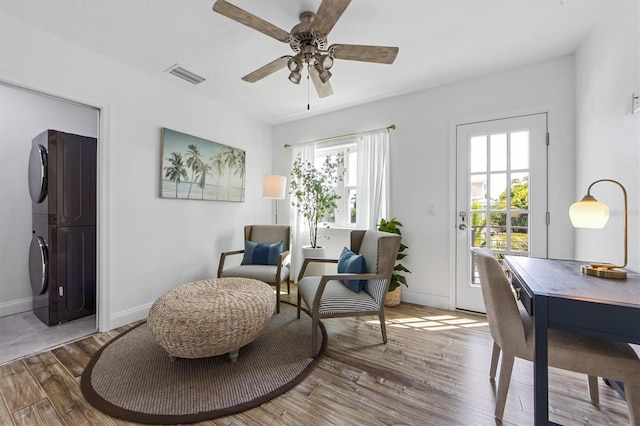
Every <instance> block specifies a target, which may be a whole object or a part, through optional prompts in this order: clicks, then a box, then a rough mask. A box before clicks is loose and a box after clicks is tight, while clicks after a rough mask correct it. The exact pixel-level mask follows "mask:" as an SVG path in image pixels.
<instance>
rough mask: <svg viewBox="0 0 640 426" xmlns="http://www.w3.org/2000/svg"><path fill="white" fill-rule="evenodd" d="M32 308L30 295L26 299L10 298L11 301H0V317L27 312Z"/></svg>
mask: <svg viewBox="0 0 640 426" xmlns="http://www.w3.org/2000/svg"><path fill="white" fill-rule="evenodd" d="M32 309H33V299H32V298H31V297H29V298H26V299H18V300H12V301H11V302H4V303H0V317H6V316H7V315H13V314H19V313H21V312H28V311H31V310H32Z"/></svg>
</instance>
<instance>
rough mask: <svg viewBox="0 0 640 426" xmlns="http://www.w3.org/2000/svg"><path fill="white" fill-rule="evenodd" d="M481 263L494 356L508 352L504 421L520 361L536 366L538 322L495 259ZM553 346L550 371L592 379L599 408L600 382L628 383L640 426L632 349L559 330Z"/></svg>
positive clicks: (499, 400) (639, 373)
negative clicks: (517, 360)
mask: <svg viewBox="0 0 640 426" xmlns="http://www.w3.org/2000/svg"><path fill="white" fill-rule="evenodd" d="M477 262H478V271H479V273H480V285H481V288H482V298H483V299H484V304H485V307H486V309H487V320H488V322H489V331H490V332H491V336H492V337H493V340H494V341H495V344H494V347H493V349H494V356H496V350H497V351H498V353H499V350H502V363H501V365H500V378H499V381H498V394H497V396H496V409H495V417H496V419H498V420H502V415H503V413H504V407H505V404H506V401H507V392H508V390H509V382H510V380H511V370H512V369H513V362H514V358H516V357H517V358H522V359H526V360H528V361H533V355H534V349H535V339H534V332H533V331H534V330H533V322H532V321H531V318H530V317H529V315H528V314H527V313H526V311H522V310H520V309H518V305H517V302H516V299H515V297H514V295H513V292H512V290H511V283H510V282H509V279H508V278H507V276H506V275H505V273H504V270H503V269H502V266H501V265H500V263H499V262H498V260H497V259H496V258H495V256H494V255H493V253H492V252H491V251H490V250H489V249H487V248H484V249H480V250H478V252H477ZM548 342H549V366H550V367H556V368H561V369H564V370H569V371H575V372H578V373H584V374H587V376H589V392H590V394H591V401H592V402H593V403H594V404H598V399H599V398H598V390H597V381H596V378H597V377H607V378H609V379H613V380H618V381H621V382H623V383H624V389H625V392H626V397H627V406H628V407H629V419H630V421H631V424H634V425H636V424H640V360H639V359H638V356H637V355H636V353H635V352H634V350H633V349H632V348H631V346H629V345H628V344H626V343H619V342H614V341H609V340H605V339H601V338H597V337H592V336H585V335H580V334H576V333H568V332H565V331H561V330H555V329H551V330H549V335H548ZM496 347H497V348H496ZM493 368H494V367H493V362H492V370H493ZM492 373H493V372H492Z"/></svg>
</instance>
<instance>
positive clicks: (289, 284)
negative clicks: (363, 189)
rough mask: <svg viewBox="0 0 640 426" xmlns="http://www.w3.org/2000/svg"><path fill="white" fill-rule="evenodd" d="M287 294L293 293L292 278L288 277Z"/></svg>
mask: <svg viewBox="0 0 640 426" xmlns="http://www.w3.org/2000/svg"><path fill="white" fill-rule="evenodd" d="M287 294H291V278H289V277H287Z"/></svg>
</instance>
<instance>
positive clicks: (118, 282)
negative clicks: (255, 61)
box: [0, 14, 272, 330]
mask: <svg viewBox="0 0 640 426" xmlns="http://www.w3.org/2000/svg"><path fill="white" fill-rule="evenodd" d="M0 31H1V37H0V57H1V58H2V61H1V62H0V81H4V82H7V83H11V84H14V85H18V86H21V87H26V88H31V89H34V90H37V91H41V92H45V93H49V94H53V95H57V96H60V97H63V98H66V99H71V100H74V101H78V102H81V103H85V104H88V105H92V106H96V107H99V108H100V109H101V128H100V135H99V154H98V155H99V171H98V173H99V188H98V197H99V206H98V224H99V228H98V250H99V254H98V268H99V270H98V274H99V275H98V285H99V287H100V292H99V298H100V300H99V309H100V311H99V321H100V324H99V325H100V328H101V329H102V330H106V329H109V328H111V327H116V326H119V325H122V324H126V323H128V322H130V321H133V320H136V319H140V318H144V317H145V316H146V313H147V309H148V307H149V306H150V304H151V303H152V302H153V301H154V300H155V299H156V298H157V296H159V295H160V294H161V293H163V292H165V291H166V290H168V289H169V288H171V287H173V286H175V285H178V284H181V283H184V282H187V281H191V280H195V279H200V278H207V277H212V276H214V275H215V272H216V269H217V264H218V259H219V254H220V252H221V251H224V250H229V249H236V248H240V247H241V244H242V227H243V226H244V225H245V224H248V223H270V221H271V220H272V219H271V214H270V213H271V205H270V203H269V200H265V199H263V198H262V178H263V176H264V174H267V173H270V172H271V129H270V127H269V126H267V125H265V124H263V123H260V122H258V121H256V120H253V119H250V118H248V117H247V116H245V115H243V114H242V113H239V112H235V111H233V110H231V109H230V108H228V107H227V106H226V105H222V104H220V103H218V102H215V101H211V100H208V99H205V98H204V97H199V96H197V95H193V94H191V93H187V92H186V91H184V90H182V89H181V88H180V87H179V86H174V85H169V84H167V83H165V82H162V81H160V80H156V79H153V78H150V77H149V76H147V75H144V74H142V73H139V72H138V71H136V70H133V69H131V68H129V67H126V66H123V65H122V64H120V63H117V62H115V61H112V60H110V59H107V58H105V57H102V56H100V55H97V54H95V53H93V52H90V51H88V50H86V49H84V48H81V47H79V46H77V45H74V44H71V43H69V42H66V41H64V40H62V39H59V38H57V37H54V36H51V35H50V34H48V33H45V32H42V31H40V30H39V29H36V28H34V27H32V26H29V25H26V24H24V23H23V22H21V21H18V20H16V19H14V18H10V17H7V16H5V15H1V14H0ZM184 84H189V83H186V82H185V83H184ZM203 84H215V83H214V82H208V83H203ZM161 127H168V128H171V129H174V130H178V131H181V132H185V133H189V134H192V135H194V136H198V137H202V138H205V139H210V140H213V141H216V142H220V143H223V144H226V145H231V146H235V147H238V148H242V149H244V150H246V151H247V176H246V201H245V202H244V203H228V202H210V201H195V200H189V201H187V200H171V199H161V198H159V196H158V194H159V177H160V157H161V153H160V148H161V143H160V128H161ZM24 137H25V138H26V139H27V140H30V138H31V137H32V135H31V134H29V135H26V136H24ZM10 155H12V156H13V155H14V154H10ZM15 156H18V153H17V152H16V153H15ZM3 162H4V152H3ZM19 163H24V162H19ZM18 175H19V176H26V169H25V170H24V172H23V173H21V172H18ZM23 214H24V215H30V211H29V210H27V211H24V212H23ZM4 220H5V217H4V216H1V217H0V221H4ZM0 244H2V250H3V253H4V252H5V251H6V250H10V249H11V248H10V247H7V246H6V244H5V242H4V235H3V236H2V243H0ZM0 274H2V276H0V280H1V281H2V282H3V287H4V281H5V279H7V278H5V271H4V269H3V271H2V272H0Z"/></svg>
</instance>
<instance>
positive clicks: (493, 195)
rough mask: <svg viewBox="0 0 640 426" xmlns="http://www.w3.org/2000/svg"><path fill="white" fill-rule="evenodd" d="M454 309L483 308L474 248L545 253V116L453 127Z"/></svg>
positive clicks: (525, 254) (501, 254) (498, 254)
mask: <svg viewBox="0 0 640 426" xmlns="http://www.w3.org/2000/svg"><path fill="white" fill-rule="evenodd" d="M456 150H457V151H456V161H457V170H456V180H457V182H456V187H457V194H456V308H457V309H465V310H470V311H476V312H485V308H484V303H483V300H482V293H481V290H480V282H479V275H478V269H477V267H476V261H475V251H476V250H477V249H479V248H481V247H489V248H490V249H491V250H492V251H493V252H494V253H495V254H496V255H497V256H498V257H499V258H501V257H502V256H504V255H507V254H509V255H516V256H537V257H546V255H547V115H546V113H544V114H532V115H525V116H519V117H511V118H504V119H499V120H491V121H485V122H478V123H471V124H463V125H458V126H457V127H456Z"/></svg>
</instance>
